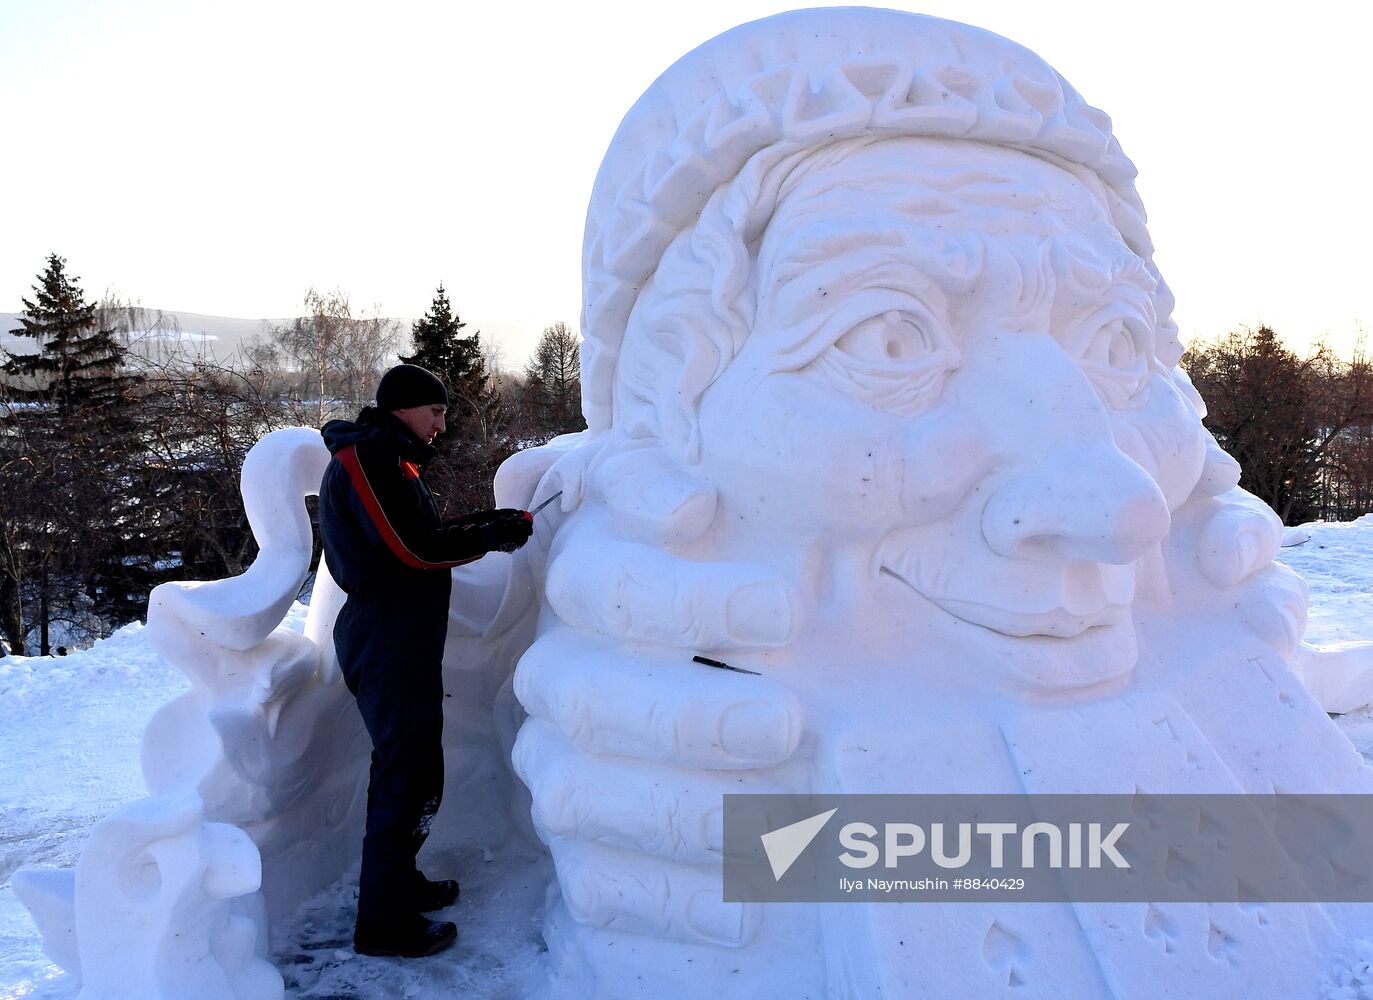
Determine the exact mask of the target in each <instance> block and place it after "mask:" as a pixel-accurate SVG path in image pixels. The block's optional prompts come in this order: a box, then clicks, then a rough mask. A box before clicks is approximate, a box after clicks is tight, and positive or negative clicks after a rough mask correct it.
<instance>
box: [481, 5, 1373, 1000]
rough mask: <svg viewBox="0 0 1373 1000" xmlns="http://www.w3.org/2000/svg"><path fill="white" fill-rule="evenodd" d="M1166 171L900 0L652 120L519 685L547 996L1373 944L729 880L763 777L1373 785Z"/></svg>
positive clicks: (772, 50) (946, 992)
mask: <svg viewBox="0 0 1373 1000" xmlns="http://www.w3.org/2000/svg"><path fill="white" fill-rule="evenodd" d="M1134 174H1135V170H1134V168H1133V166H1132V164H1131V163H1130V161H1129V160H1128V159H1127V158H1126V157H1125V156H1124V154H1123V153H1122V151H1121V148H1120V146H1119V144H1118V143H1117V141H1116V139H1115V138H1114V137H1113V135H1112V133H1111V124H1110V120H1109V119H1108V118H1107V117H1106V115H1104V114H1103V113H1102V112H1100V111H1098V110H1096V109H1095V108H1092V107H1091V106H1089V105H1087V104H1086V103H1084V102H1083V100H1082V99H1081V98H1080V97H1079V96H1078V94H1077V93H1076V92H1075V91H1074V90H1073V89H1072V88H1071V87H1070V86H1069V85H1068V84H1067V83H1066V82H1065V81H1064V80H1063V79H1062V78H1061V77H1059V76H1058V75H1057V73H1055V72H1054V71H1053V70H1052V69H1051V68H1050V67H1049V66H1047V65H1046V64H1045V63H1044V62H1043V61H1041V60H1040V59H1039V58H1037V57H1036V56H1035V55H1033V54H1032V53H1030V52H1028V51H1027V50H1025V49H1023V48H1021V47H1019V46H1017V45H1015V44H1013V43H1011V42H1009V41H1007V40H1005V39H1003V38H1000V37H999V36H996V35H992V34H989V33H987V32H985V31H982V30H979V29H975V28H970V27H967V26H964V25H959V24H954V23H950V22H945V21H940V20H936V19H932V18H927V17H921V16H917V15H910V14H904V13H899V12H893V11H879V10H867V9H854V8H849V9H834V10H808V11H798V12H794V13H790V14H785V15H779V16H777V17H774V18H769V19H766V20H764V21H759V22H755V23H752V24H748V25H744V26H742V27H740V28H737V29H735V30H733V31H730V32H728V33H726V34H724V35H721V36H720V37H718V38H716V39H714V40H713V41H710V42H708V43H706V44H705V45H703V46H701V47H700V48H698V49H697V50H695V51H693V52H692V53H690V54H688V55H687V56H685V57H683V59H681V60H680V61H679V62H678V63H676V64H675V65H674V66H672V67H671V68H669V69H668V70H667V71H666V72H665V73H664V74H663V76H662V77H660V78H659V79H658V81H657V82H656V83H655V84H654V85H653V86H652V87H651V88H650V89H649V90H648V91H647V92H646V93H645V94H644V96H643V97H642V98H641V99H640V100H639V102H638V103H637V104H636V105H635V106H634V107H633V108H632V109H631V110H630V112H629V114H628V115H627V116H626V118H625V120H624V122H623V123H622V124H621V126H620V129H619V131H618V132H617V134H616V136H615V139H614V141H613V142H612V144H611V146H610V149H609V151H608V153H607V155H606V158H605V160H604V162H603V164H602V167H601V170H600V173H599V175H598V177H597V180H596V184H595V187H594V189H593V192H592V198H591V206H590V211H589V215H588V221H587V229H586V242H585V248H584V262H583V265H584V280H585V307H584V315H583V330H584V332H585V334H586V336H587V343H586V345H585V347H584V349H583V372H584V378H585V383H584V400H585V404H586V415H587V420H588V424H589V431H588V432H586V434H585V435H583V437H582V438H581V439H579V440H575V441H568V442H565V443H564V444H563V451H564V453H563V454H562V455H561V456H560V457H558V459H557V461H556V464H554V465H553V467H552V469H551V470H550V472H549V473H548V475H547V476H546V477H545V479H544V480H543V481H542V482H541V483H540V485H539V488H538V490H537V492H536V494H535V496H534V499H535V500H538V499H541V498H542V497H545V496H550V495H552V494H553V493H554V491H556V490H558V489H561V490H562V491H563V497H562V503H561V508H562V510H561V514H560V515H556V516H555V517H554V518H553V521H554V523H553V527H554V528H555V529H556V534H553V535H552V537H551V538H550V537H549V534H548V533H547V532H545V533H543V534H541V535H540V536H539V537H537V538H536V543H538V544H540V545H542V546H546V549H547V552H546V557H545V558H546V567H540V568H539V570H538V572H539V574H540V575H539V579H540V580H541V581H542V583H543V598H544V602H543V606H542V610H541V617H540V625H539V636H538V638H537V640H536V641H535V642H534V644H533V646H532V647H531V648H530V649H529V651H528V652H527V653H526V654H525V655H524V657H523V658H522V660H521V662H520V665H519V668H518V670H517V674H516V693H517V695H518V696H519V698H520V700H521V702H522V703H523V704H524V706H525V707H526V709H527V710H528V712H529V715H530V719H529V721H528V722H527V723H526V724H525V725H524V727H523V728H522V730H521V731H520V734H519V738H518V742H517V744H516V749H515V763H516V767H517V769H518V771H519V773H520V774H521V776H522V777H523V778H524V780H525V781H526V782H527V783H528V785H529V786H530V789H531V791H532V795H533V809H534V818H535V822H536V826H537V828H538V830H539V833H540V835H541V836H542V838H543V839H544V840H545V842H546V843H547V844H548V846H549V848H550V850H551V852H552V855H553V858H554V861H555V865H556V870H557V877H558V883H559V889H560V900H558V901H555V902H554V904H553V905H552V907H551V909H550V912H549V915H548V918H547V922H546V925H545V936H546V938H547V940H548V944H549V948H550V955H551V959H552V962H553V968H554V977H555V982H554V986H555V992H556V993H558V994H559V995H566V996H569V997H572V996H595V997H598V998H612V997H616V998H618V997H650V996H655V997H656V996H663V995H669V996H680V997H706V996H750V997H754V996H758V997H764V996H766V997H774V996H775V997H784V996H785V997H794V996H829V997H854V998H858V997H875V996H888V997H906V996H959V997H984V996H985V997H991V996H1000V995H1002V992H1003V991H1004V990H1006V989H1007V988H1008V987H1015V988H1016V994H1017V995H1018V996H1021V995H1023V996H1033V997H1058V996H1081V997H1088V996H1091V997H1098V996H1100V997H1105V996H1143V995H1161V994H1167V995H1174V994H1176V995H1188V996H1219V995H1228V996H1237V995H1241V994H1245V995H1262V996H1307V995H1314V994H1315V993H1316V992H1317V990H1318V988H1319V983H1320V981H1321V978H1322V976H1324V975H1326V974H1327V973H1330V972H1331V971H1332V970H1334V969H1335V968H1337V967H1338V966H1339V963H1340V961H1341V958H1340V956H1341V951H1342V947H1343V946H1342V944H1341V941H1342V940H1344V939H1345V937H1346V936H1348V937H1357V936H1367V930H1368V925H1369V923H1370V915H1369V912H1368V911H1369V908H1368V907H1355V908H1343V909H1342V908H1337V907H1325V908H1321V907H1315V906H1309V907H1303V906H1283V907H1273V906H1267V907H1243V908H1242V907H1239V906H1235V905H1221V904H1216V905H1200V904H1192V905H1175V904H1169V905H1148V904H1111V905H1107V904H1092V905H1084V904H1078V905H1073V906H1066V905H1065V906H1058V905H1043V906H1035V907H1014V906H1006V905H1005V904H995V903H979V902H969V903H967V904H960V905H957V906H953V907H946V906H915V905H908V906H895V905H863V904H844V905H834V906H808V905H804V904H791V905H788V906H774V907H768V908H763V907H760V906H751V905H747V904H733V903H725V902H722V901H721V885H720V864H721V848H722V834H721V801H722V800H721V796H722V795H723V794H725V793H729V792H741V791H823V792H840V791H863V792H916V791H919V792H931V793H935V792H1010V793H1017V792H1022V791H1028V792H1062V793H1066V792H1079V791H1082V792H1117V793H1122V794H1138V793H1149V794H1153V793H1162V792H1203V791H1204V792H1256V793H1267V792H1271V791H1274V790H1280V791H1288V792H1298V791H1300V792H1335V791H1343V792H1364V793H1367V792H1369V791H1373V780H1370V772H1369V771H1368V770H1367V769H1366V768H1364V767H1363V766H1362V763H1361V761H1360V760H1359V758H1358V756H1357V754H1356V753H1355V752H1354V751H1353V749H1352V748H1351V747H1350V746H1349V744H1348V742H1347V741H1346V740H1345V739H1344V738H1343V737H1342V736H1341V735H1340V734H1339V733H1338V732H1337V730H1336V729H1335V728H1334V727H1333V726H1332V725H1331V724H1330V722H1329V720H1328V719H1327V718H1326V717H1325V715H1324V714H1323V713H1322V711H1321V710H1320V707H1319V706H1318V705H1317V704H1316V702H1315V701H1314V700H1313V699H1312V698H1311V696H1310V695H1309V694H1308V693H1307V692H1306V691H1305V690H1304V689H1303V687H1302V685H1301V683H1300V681H1299V680H1298V678H1297V677H1296V676H1295V675H1294V673H1293V672H1292V664H1293V658H1294V656H1295V655H1296V652H1297V647H1298V643H1299V640H1300V637H1301V632H1302V628H1303V624H1304V615H1305V593H1304V587H1303V585H1302V583H1301V581H1300V580H1299V578H1297V577H1295V575H1293V574H1291V573H1290V572H1288V571H1286V570H1285V569H1284V568H1282V567H1280V566H1278V565H1276V564H1274V563H1273V556H1274V554H1275V552H1276V551H1277V548H1278V544H1279V539H1280V526H1279V524H1278V522H1277V520H1276V518H1274V517H1273V516H1272V514H1271V513H1270V512H1268V511H1267V509H1266V508H1265V507H1264V506H1263V505H1262V504H1261V503H1259V502H1258V501H1257V500H1255V499H1254V498H1253V497H1251V496H1249V495H1247V494H1245V493H1243V492H1242V491H1240V490H1238V489H1237V488H1236V483H1237V481H1238V474H1237V473H1238V470H1237V468H1236V466H1235V464H1234V463H1233V461H1231V460H1230V459H1229V458H1228V457H1226V456H1225V455H1224V454H1223V453H1222V452H1221V451H1220V449H1219V448H1218V447H1217V446H1216V444H1215V442H1214V441H1213V440H1212V439H1211V438H1210V437H1209V435H1208V434H1207V433H1206V432H1205V431H1204V429H1203V428H1202V425H1201V419H1200V418H1201V414H1202V413H1203V412H1204V411H1203V405H1202V402H1201V400H1200V399H1199V398H1198V396H1197V394H1196V392H1195V391H1194V390H1193V389H1192V387H1191V385H1190V384H1189V383H1188V381H1187V379H1186V377H1185V375H1183V374H1182V372H1181V371H1180V370H1178V368H1177V367H1176V365H1177V361H1178V359H1179V357H1180V355H1181V353H1182V349H1181V346H1180V344H1179V342H1178V339H1177V336H1176V327H1175V326H1174V324H1173V323H1172V322H1171V320H1170V318H1169V314H1170V312H1171V310H1172V307H1173V301H1172V297H1171V295H1170V293H1169V291H1168V288H1167V286H1166V284H1165V283H1164V282H1163V280H1162V278H1161V276H1160V274H1159V272H1158V270H1157V268H1156V267H1155V266H1154V263H1153V257H1152V246H1151V244H1150V241H1149V235H1148V232H1147V230H1146V228H1145V225H1144V212H1143V208H1142V206H1141V204H1140V201H1139V198H1138V196H1137V194H1136V192H1135V189H1134V186H1133V183H1132V178H1133V177H1134ZM498 485H499V480H498ZM538 555H539V551H538V550H536V552H535V556H536V558H537V557H538ZM695 653H702V654H706V655H707V656H711V657H714V658H717V659H720V658H723V659H728V660H729V661H730V662H732V663H733V664H735V665H738V666H741V667H746V668H748V669H751V670H753V671H756V672H757V673H758V676H747V675H741V674H737V673H727V672H723V671H718V670H712V669H710V668H709V667H705V666H698V665H695V664H693V663H692V662H691V657H692V654H695ZM1296 747H1300V748H1301V749H1300V751H1299V752H1296V751H1294V749H1293V748H1296Z"/></svg>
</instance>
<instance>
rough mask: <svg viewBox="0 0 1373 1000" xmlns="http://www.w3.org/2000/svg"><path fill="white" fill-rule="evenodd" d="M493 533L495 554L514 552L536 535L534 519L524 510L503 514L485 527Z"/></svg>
mask: <svg viewBox="0 0 1373 1000" xmlns="http://www.w3.org/2000/svg"><path fill="white" fill-rule="evenodd" d="M484 527H485V528H486V530H487V531H488V532H490V533H491V540H492V545H491V548H492V550H493V551H495V552H514V551H515V550H516V549H518V548H519V547H520V546H521V545H523V544H524V543H525V542H527V541H529V536H530V535H532V534H533V533H534V519H533V518H532V517H530V516H529V515H528V514H527V513H525V512H524V511H522V510H516V511H512V512H511V513H508V514H507V513H501V515H500V516H499V517H496V518H492V519H491V520H490V521H488V522H486V524H485V525H484Z"/></svg>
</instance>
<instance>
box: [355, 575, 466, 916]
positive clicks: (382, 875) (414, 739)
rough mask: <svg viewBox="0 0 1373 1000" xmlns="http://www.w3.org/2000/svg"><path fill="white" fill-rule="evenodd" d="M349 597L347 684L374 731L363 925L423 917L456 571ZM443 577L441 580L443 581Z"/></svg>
mask: <svg viewBox="0 0 1373 1000" xmlns="http://www.w3.org/2000/svg"><path fill="white" fill-rule="evenodd" d="M425 575H426V576H431V575H432V576H433V577H436V578H439V579H435V580H434V581H433V582H432V583H431V582H430V581H428V580H424V581H423V583H424V584H425V585H424V586H420V587H391V586H389V585H388V586H379V587H377V589H376V591H375V592H373V591H371V590H369V591H368V592H366V593H363V594H352V595H349V597H348V600H347V602H346V603H345V604H344V605H343V608H342V610H341V611H340V612H339V616H338V621H337V622H336V623H335V624H334V644H335V648H336V649H337V651H338V658H339V666H340V667H341V668H342V671H343V677H344V681H345V682H346V683H347V684H348V689H349V690H350V691H352V692H353V695H354V697H355V698H357V702H358V711H359V712H361V714H362V719H363V723H364V725H365V726H366V727H367V733H368V735H369V736H371V738H372V773H371V781H370V783H369V785H368V787H367V831H366V834H365V835H364V837H363V840H362V876H361V881H360V884H359V887H358V924H359V925H371V926H376V925H379V924H380V925H386V924H390V923H393V922H394V921H396V920H398V919H399V920H403V919H406V918H409V917H413V916H414V915H415V914H416V912H417V911H416V909H415V904H414V902H413V899H412V897H413V892H414V889H415V887H416V884H417V883H418V881H419V880H420V877H421V876H420V874H419V871H418V869H417V868H416V867H415V855H416V854H418V853H419V849H420V847H421V846H423V844H424V841H425V838H426V837H427V836H428V835H429V824H430V823H431V822H432V821H433V819H434V814H435V813H436V812H438V809H439V801H440V800H441V799H442V797H443V673H442V661H443V640H444V635H445V633H446V631H447V628H448V591H449V576H448V573H446V572H442V573H440V572H434V573H432V574H425ZM440 582H441V583H442V587H439V586H436V585H437V584H439V583H440Z"/></svg>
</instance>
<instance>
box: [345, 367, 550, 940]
mask: <svg viewBox="0 0 1373 1000" xmlns="http://www.w3.org/2000/svg"><path fill="white" fill-rule="evenodd" d="M376 404H377V405H376V407H375V408H373V407H365V408H364V409H363V411H362V413H361V414H360V415H359V417H358V419H357V420H356V421H348V420H332V421H330V422H329V423H327V424H325V425H324V431H323V434H324V441H325V444H326V445H327V446H328V448H329V452H330V454H332V455H333V459H332V461H330V463H329V465H328V467H327V468H326V469H325V472H324V479H323V482H322V484H321V486H320V494H319V523H320V534H321V536H322V538H323V541H324V552H325V557H326V559H327V560H328V563H329V569H330V571H331V572H332V573H333V576H334V578H335V580H337V581H338V584H339V586H340V587H341V588H342V589H343V591H344V592H345V593H346V594H347V595H348V599H347V602H346V603H345V604H344V606H343V608H342V610H341V611H340V612H339V616H338V621H337V622H336V624H335V626H334V642H335V647H336V649H337V651H338V658H339V665H340V667H341V668H342V671H343V676H344V679H345V681H346V682H347V684H348V689H349V690H350V691H352V693H353V695H354V696H355V697H356V698H357V702H358V709H359V711H360V712H361V713H362V717H363V721H364V723H365V724H366V726H367V732H368V734H369V735H370V736H371V738H372V746H373V751H372V772H371V783H370V786H369V788H368V793H367V831H366V835H365V836H364V838H363V847H362V878H361V883H360V886H359V893H358V918H357V928H356V933H355V936H354V944H355V947H356V949H357V951H358V952H359V953H361V954H364V955H397V956H404V957H418V956H421V955H431V954H434V953H435V952H438V951H441V950H443V949H444V948H446V947H448V946H449V945H450V944H452V942H453V941H454V939H455V938H456V936H457V928H456V927H454V925H453V924H452V923H448V922H439V921H433V920H429V919H426V918H425V917H424V916H422V914H425V913H430V912H433V911H435V910H440V909H443V908H445V907H447V906H451V905H452V904H453V903H454V902H455V901H456V900H457V898H458V883H457V882H456V881H453V880H444V881H437V882H435V881H430V880H428V879H427V878H425V877H424V875H422V874H421V873H420V872H419V870H418V869H417V868H416V866H415V855H416V854H417V853H418V852H419V849H420V847H421V845H422V844H423V843H424V840H425V837H426V836H427V835H428V832H429V824H430V823H431V822H432V820H433V817H434V814H435V813H436V812H437V811H438V806H439V800H440V798H441V797H442V794H443V747H442V742H441V740H442V734H443V681H442V672H441V661H442V658H443V644H444V635H445V632H446V631H447V627H448V599H449V589H450V586H451V582H452V581H451V575H450V570H451V569H452V568H453V567H454V566H460V565H462V564H463V563H466V562H471V561H472V560H474V559H480V558H481V557H482V556H483V555H485V554H486V553H488V552H493V551H501V552H513V551H514V550H515V549H518V548H519V547H520V546H521V545H523V544H524V543H525V541H527V540H528V538H529V536H530V533H531V531H532V518H531V517H530V516H529V515H528V514H527V513H525V512H524V511H519V510H513V509H505V510H491V511H480V512H478V513H475V514H470V515H468V516H466V517H463V518H460V519H458V520H457V521H450V522H443V521H442V520H441V519H440V517H439V513H438V508H437V507H436V506H435V504H434V498H433V495H432V494H431V493H430V492H429V488H428V486H426V485H425V482H424V475H423V472H424V467H425V465H426V464H428V462H429V461H430V460H431V459H432V458H433V457H434V449H433V448H432V447H431V443H432V441H433V440H434V438H435V437H436V436H437V435H439V434H441V433H443V431H444V413H445V412H446V411H447V408H448V392H447V390H446V389H445V388H444V385H443V383H442V382H441V381H440V380H439V379H438V378H437V377H436V376H434V375H433V374H432V373H431V372H429V371H427V370H425V369H424V368H420V367H419V366H417V365H398V366H397V367H395V368H392V369H391V370H390V371H388V372H387V373H386V374H385V376H384V377H383V378H382V380H381V384H380V385H379V386H378V387H377V397H376Z"/></svg>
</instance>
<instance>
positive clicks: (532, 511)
mask: <svg viewBox="0 0 1373 1000" xmlns="http://www.w3.org/2000/svg"><path fill="white" fill-rule="evenodd" d="M562 495H563V491H562V490H559V491H558V492H557V493H554V494H553V495H552V496H551V497H549V498H548V499H547V500H545V501H544V502H543V503H541V504H539V505H538V506H537V507H535V508H534V509H533V510H531V511H529V512H528V513H527V515H526V516H527V517H528V518H529V520H531V521H532V520H534V515H535V514H537V513H538V512H539V511H541V510H543V509H544V508H545V507H547V506H548V505H549V504H551V503H552V502H553V501H554V500H556V499H558V497H560V496H562Z"/></svg>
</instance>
